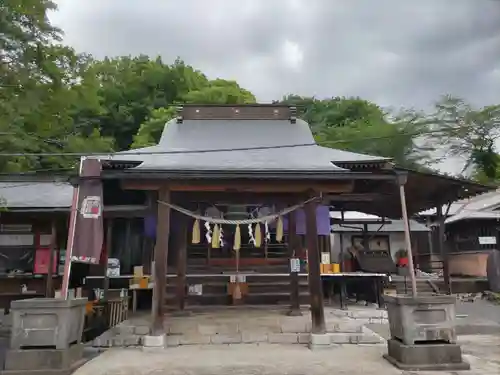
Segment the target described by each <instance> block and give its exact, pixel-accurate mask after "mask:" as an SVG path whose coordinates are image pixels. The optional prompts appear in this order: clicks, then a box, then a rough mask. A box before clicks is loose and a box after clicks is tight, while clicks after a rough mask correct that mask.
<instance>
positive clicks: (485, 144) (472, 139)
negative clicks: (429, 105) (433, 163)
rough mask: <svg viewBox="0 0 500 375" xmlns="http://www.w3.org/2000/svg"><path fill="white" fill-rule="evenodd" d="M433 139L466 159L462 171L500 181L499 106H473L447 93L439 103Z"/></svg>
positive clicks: (486, 180) (483, 178)
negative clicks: (498, 146) (499, 150)
mask: <svg viewBox="0 0 500 375" xmlns="http://www.w3.org/2000/svg"><path fill="white" fill-rule="evenodd" d="M433 121H434V124H433V130H434V131H435V133H434V134H433V138H434V140H435V141H436V142H439V143H440V144H441V145H442V146H443V147H444V148H445V149H446V151H447V154H448V155H450V156H458V157H461V158H463V159H465V161H466V162H465V165H464V168H463V170H462V173H466V172H468V171H469V172H472V173H471V174H472V176H473V177H475V178H476V179H478V180H480V181H482V182H495V181H497V180H500V171H499V167H500V157H499V155H498V149H497V147H496V143H497V141H498V139H499V138H500V105H492V106H485V107H482V108H474V107H472V106H471V105H469V104H468V103H466V102H465V101H464V100H463V99H460V98H456V97H452V96H444V97H442V98H441V100H439V101H438V102H437V103H436V112H435V113H434V115H433Z"/></svg>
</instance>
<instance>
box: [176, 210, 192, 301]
mask: <svg viewBox="0 0 500 375" xmlns="http://www.w3.org/2000/svg"><path fill="white" fill-rule="evenodd" d="M178 220H179V229H178V231H177V233H176V234H177V240H176V244H177V249H176V250H177V303H178V307H179V310H180V311H183V310H184V307H185V302H186V267H187V240H188V232H187V229H188V224H189V220H188V218H187V217H186V216H185V215H183V214H181V215H179V219H178Z"/></svg>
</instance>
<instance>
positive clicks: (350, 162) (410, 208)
mask: <svg viewBox="0 0 500 375" xmlns="http://www.w3.org/2000/svg"><path fill="white" fill-rule="evenodd" d="M100 160H101V162H102V166H103V170H102V175H101V177H102V180H103V188H104V205H107V204H113V205H118V204H123V205H127V204H129V205H130V204H142V203H144V202H147V205H148V207H149V208H148V213H147V214H146V217H145V220H144V222H145V227H144V230H145V232H146V233H147V234H148V236H149V238H150V255H151V258H150V259H151V260H154V264H155V269H154V275H155V278H154V281H155V293H154V295H155V298H154V313H155V316H156V319H155V327H156V329H158V330H161V322H162V317H163V315H164V313H165V311H166V310H165V309H166V308H167V307H172V306H176V307H177V308H179V309H183V308H184V303H185V301H186V298H187V294H188V287H187V285H188V284H191V282H189V278H190V277H191V278H198V280H201V281H198V282H199V283H203V280H205V281H207V285H208V284H209V281H210V280H211V278H213V277H215V276H217V275H220V274H224V273H226V272H229V273H231V272H232V273H237V272H246V273H247V274H251V273H252V272H253V273H255V274H256V275H260V276H261V277H263V278H262V279H261V283H260V284H266V282H269V283H271V281H270V280H271V279H270V278H269V277H268V278H264V276H265V274H266V273H268V274H270V275H271V274H273V275H276V277H278V276H279V277H282V278H284V280H285V282H287V283H289V285H290V286H291V287H290V289H289V290H291V305H292V309H293V308H295V309H296V308H298V305H299V303H300V301H299V299H300V292H299V286H300V285H302V283H303V282H304V281H305V282H306V283H307V280H308V284H309V294H310V303H311V311H312V319H313V332H318V333H319V332H321V331H323V330H324V316H323V296H322V291H321V279H320V266H319V263H320V250H319V249H320V247H321V246H322V245H321V243H322V241H323V240H322V238H321V235H320V236H318V234H319V233H320V231H319V230H318V228H319V227H320V226H321V225H322V224H321V223H320V220H321V218H320V214H319V212H320V211H321V210H320V209H318V206H327V207H333V208H335V210H353V211H362V212H365V213H372V214H376V215H379V216H384V217H389V218H401V217H403V216H405V215H404V211H405V210H407V212H408V214H409V215H412V214H414V213H417V212H420V211H422V210H424V209H428V208H431V207H441V206H442V204H443V203H446V202H451V201H454V200H456V199H460V198H464V197H467V196H471V195H475V194H478V193H481V192H484V191H487V190H489V188H488V187H485V186H481V185H477V184H474V183H471V182H469V181H461V180H457V179H452V178H448V177H442V176H437V175H433V174H422V173H417V172H414V171H409V170H405V169H401V168H397V167H395V166H394V165H393V164H392V163H391V161H390V160H389V159H387V158H382V157H377V156H369V155H361V154H356V153H352V152H347V151H342V150H336V149H332V148H326V147H322V146H319V145H317V144H316V143H315V141H314V137H313V135H312V133H311V130H310V128H309V125H308V124H307V123H306V122H304V121H302V120H300V119H298V118H296V113H295V108H294V107H289V106H284V105H241V106H231V105H214V106H211V105H186V106H184V107H181V108H179V110H178V117H176V118H175V119H173V120H171V121H169V122H168V123H167V124H166V125H165V128H164V131H163V134H162V136H161V139H160V142H159V144H158V145H156V146H152V147H146V148H142V149H138V150H131V151H126V152H120V153H117V154H114V155H112V156H109V157H101V158H100ZM405 193H406V194H405ZM405 197H406V203H405ZM401 198H403V199H401ZM111 201H112V202H111ZM287 209H292V211H291V212H288V211H287ZM283 212H284V213H285V214H282V213H283ZM300 213H301V214H302V219H301V220H302V224H301V225H303V227H304V228H303V229H304V230H303V231H302V233H297V232H298V228H299V225H297V223H298V221H300V220H299V216H300ZM259 215H260V216H259ZM273 215H277V216H279V217H276V216H274V217H273ZM281 216H283V219H285V221H284V224H283V221H282V222H280V220H281ZM259 217H263V218H264V219H265V218H266V217H269V218H270V220H269V223H267V222H264V221H262V222H260V223H259V224H258V225H259V226H260V228H259V231H262V234H261V236H263V237H266V239H265V240H263V241H262V244H261V245H260V246H256V245H255V243H256V242H255V238H254V237H255V236H257V233H256V232H255V231H257V227H256V224H255V222H252V223H250V225H254V226H253V229H252V230H253V231H254V233H252V230H250V229H248V230H247V226H248V225H247V221H248V220H252V219H253V220H257V219H258V218H259ZM203 218H222V220H226V221H224V223H222V224H220V225H218V228H217V229H216V228H215V226H214V225H210V223H208V224H207V227H206V228H205V223H204V221H205V220H204V219H203ZM195 219H196V220H195ZM245 220H246V221H245ZM240 222H241V223H242V224H241V225H237V223H240ZM294 224H295V225H294ZM196 225H198V226H199V229H198V230H199V233H196V232H197V231H198V230H197V229H195V227H196ZM281 225H283V226H284V227H285V228H284V229H281V228H280V226H281ZM328 226H329V223H328ZM220 228H222V229H223V236H220ZM207 231H210V232H211V234H213V235H215V233H217V235H218V236H219V237H220V238H221V243H219V242H218V241H215V242H214V241H213V239H211V240H208V237H207V239H205V235H206V232H207ZM280 231H283V232H284V234H283V239H282V240H281V241H278V237H279V238H281V234H280V233H279V232H280ZM210 232H209V233H208V234H209V235H210ZM194 237H200V238H194ZM275 239H276V240H275ZM222 242H223V243H222ZM235 242H238V250H236V251H235V250H234V249H235V246H236V245H234V243H235ZM259 242H260V241H259ZM239 243H241V246H240V245H239ZM153 249H154V250H153ZM304 249H307V251H306V252H305V254H306V255H305V260H306V263H307V268H305V269H306V270H307V272H308V275H307V277H305V278H304V280H302V279H300V277H299V275H298V274H297V273H290V267H289V259H290V258H292V257H298V256H299V253H300V252H301V251H303V250H304ZM144 264H145V266H146V267H147V264H148V262H144ZM289 273H290V276H288V275H289ZM263 275H264V276H263ZM167 279H168V280H167ZM261 286H262V285H261ZM264 286H265V285H264ZM207 288H208V286H207ZM170 291H171V292H172V293H170ZM242 292H243V293H244V292H245V291H242ZM170 294H173V295H174V298H170V297H169V296H170ZM206 295H207V298H209V296H210V290H207V291H206ZM262 295H263V296H264V295H265V293H262Z"/></svg>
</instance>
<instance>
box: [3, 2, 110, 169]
mask: <svg viewBox="0 0 500 375" xmlns="http://www.w3.org/2000/svg"><path fill="white" fill-rule="evenodd" d="M54 7H55V5H54V4H53V3H52V2H50V1H46V0H6V1H4V4H2V7H0V12H1V13H0V15H1V16H0V59H1V60H0V63H1V70H0V132H1V135H0V147H1V149H2V152H4V153H9V152H10V153H19V154H22V153H56V152H72V151H80V150H82V149H86V150H87V149H89V148H90V149H95V150H99V151H101V150H110V149H111V148H112V144H113V140H112V139H110V138H103V137H101V135H100V134H99V129H98V128H94V129H92V128H90V127H87V131H86V133H82V132H81V131H80V129H79V127H78V125H79V124H78V119H79V118H80V119H81V116H82V114H84V113H86V114H87V116H88V117H90V118H91V117H93V116H94V115H95V114H96V113H99V111H100V106H99V101H98V100H97V97H96V89H97V86H96V85H95V84H96V82H95V81H94V80H93V78H92V76H91V75H92V71H91V70H89V69H88V63H89V58H88V56H85V55H78V54H76V53H75V52H74V51H73V50H72V49H71V48H68V47H66V46H63V45H60V44H57V41H58V40H59V39H60V31H59V30H57V29H56V28H53V27H52V26H51V25H50V24H49V22H48V20H47V17H46V13H47V11H48V10H50V9H54ZM82 82H84V83H82ZM72 165H74V160H73V159H68V158H63V157H53V158H40V157H28V156H19V157H13V158H5V157H4V158H1V159H0V170H1V171H4V172H10V171H20V170H32V169H46V168H58V167H63V168H67V167H71V166H72Z"/></svg>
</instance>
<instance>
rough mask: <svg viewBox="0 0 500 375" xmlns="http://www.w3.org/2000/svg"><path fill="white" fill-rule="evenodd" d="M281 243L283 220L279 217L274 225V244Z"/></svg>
mask: <svg viewBox="0 0 500 375" xmlns="http://www.w3.org/2000/svg"><path fill="white" fill-rule="evenodd" d="M281 241H283V219H282V218H281V216H279V217H278V222H277V223H276V242H281Z"/></svg>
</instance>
